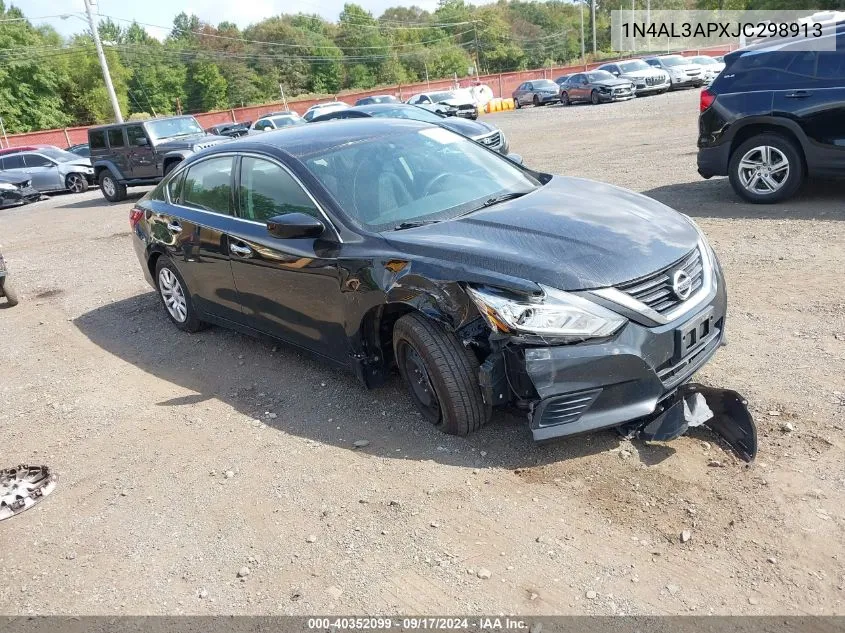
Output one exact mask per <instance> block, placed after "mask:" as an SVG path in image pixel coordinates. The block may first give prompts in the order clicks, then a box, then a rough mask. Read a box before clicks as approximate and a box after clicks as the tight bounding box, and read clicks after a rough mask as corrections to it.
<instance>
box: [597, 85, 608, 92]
mask: <svg viewBox="0 0 845 633" xmlns="http://www.w3.org/2000/svg"><path fill="white" fill-rule="evenodd" d="M599 92H610V88H608V87H607V86H599Z"/></svg>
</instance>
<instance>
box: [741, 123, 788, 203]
mask: <svg viewBox="0 0 845 633" xmlns="http://www.w3.org/2000/svg"><path fill="white" fill-rule="evenodd" d="M766 148H768V151H767V150H766ZM767 156H768V160H767ZM784 163H785V164H786V166H785V167H783V166H782V165H783V164H784ZM758 164H759V168H758V169H760V170H761V171H759V172H757V179H756V180H755V179H754V175H755V168H753V167H750V166H751V165H758ZM773 166H774V167H775V169H772V167H773ZM784 173H785V175H784ZM728 178H729V180H730V183H731V186H732V187H733V189H734V191H735V192H736V193H737V195H739V197H741V198H743V199H744V200H747V201H748V202H753V203H755V204H771V203H773V202H780V201H781V200H786V199H787V198H790V197H792V196H793V195H795V193H796V192H797V191H798V189H800V188H801V185H802V184H803V183H804V160H803V157H802V154H801V150H800V149H798V148H797V147H796V146H795V143H793V142H792V141H791V140H790V139H788V138H786V137H785V136H781V135H780V134H777V133H775V132H766V133H763V134H759V135H757V136H754V137H752V138H750V139H748V140H747V141H745V142H744V143H743V144H742V145H740V146H739V147H737V148H736V149H735V150H734V151H733V153H732V154H731V158H730V162H729V163H728ZM772 183H775V184H776V185H777V186H776V188H774V190H771V191H769V192H767V191H765V190H766V189H772ZM761 185H762V186H761Z"/></svg>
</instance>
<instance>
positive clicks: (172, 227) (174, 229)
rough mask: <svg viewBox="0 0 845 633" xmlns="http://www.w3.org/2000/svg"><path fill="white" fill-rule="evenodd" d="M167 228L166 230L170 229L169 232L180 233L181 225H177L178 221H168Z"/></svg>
mask: <svg viewBox="0 0 845 633" xmlns="http://www.w3.org/2000/svg"><path fill="white" fill-rule="evenodd" d="M167 230H168V231H170V232H171V233H181V232H182V227H181V226H179V223H178V222H170V223H169V224H168V225H167Z"/></svg>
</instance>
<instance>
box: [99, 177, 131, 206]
mask: <svg viewBox="0 0 845 633" xmlns="http://www.w3.org/2000/svg"><path fill="white" fill-rule="evenodd" d="M100 191H102V192H103V197H104V198H105V199H106V200H108V201H109V202H120V201H122V200H125V199H126V185H123V184H121V183H119V182H118V181H117V179H116V178H115V177H114V175H113V174H112V173H111V172H110V171H109V170H105V171H104V172H103V173H101V174H100Z"/></svg>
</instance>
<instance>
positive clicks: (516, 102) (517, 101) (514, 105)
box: [513, 97, 522, 110]
mask: <svg viewBox="0 0 845 633" xmlns="http://www.w3.org/2000/svg"><path fill="white" fill-rule="evenodd" d="M513 107H514V109H516V110H519V109H520V108H522V104H521V103H520V102H519V99H517V98H516V97H514V99H513Z"/></svg>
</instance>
